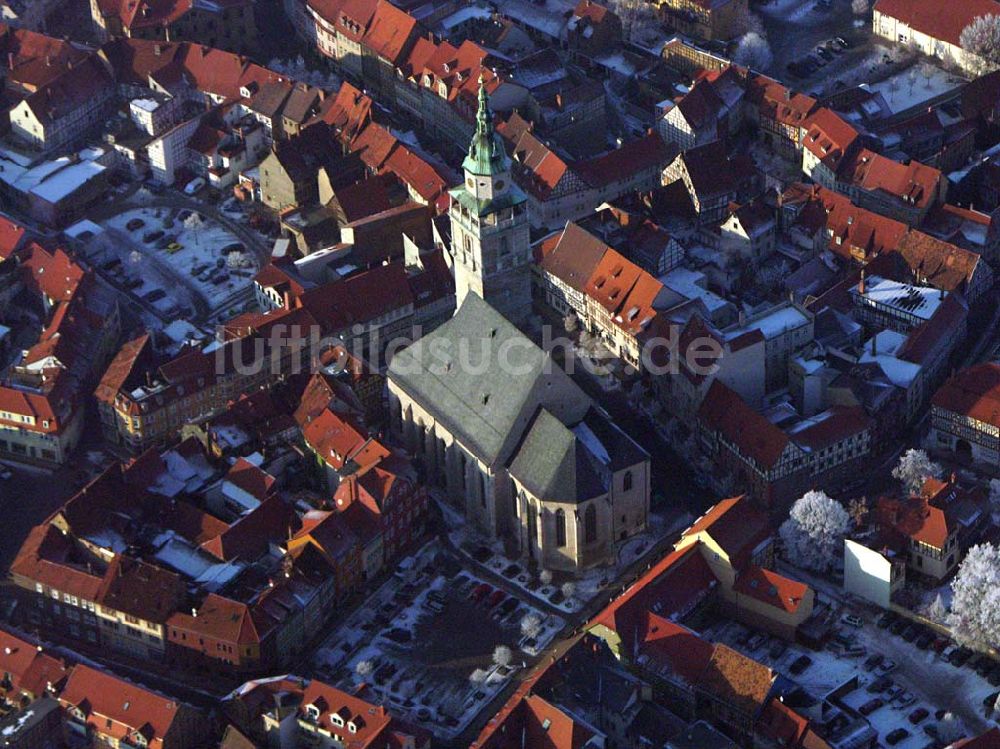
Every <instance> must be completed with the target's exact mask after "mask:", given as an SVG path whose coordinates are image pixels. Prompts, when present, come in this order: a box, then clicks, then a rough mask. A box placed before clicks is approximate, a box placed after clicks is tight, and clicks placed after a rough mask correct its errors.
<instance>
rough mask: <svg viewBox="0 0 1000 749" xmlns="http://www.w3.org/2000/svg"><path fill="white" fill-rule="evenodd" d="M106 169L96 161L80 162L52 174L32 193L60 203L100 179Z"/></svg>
mask: <svg viewBox="0 0 1000 749" xmlns="http://www.w3.org/2000/svg"><path fill="white" fill-rule="evenodd" d="M104 169H105V167H103V166H102V165H101V164H98V163H97V162H95V161H80V162H77V163H76V164H72V165H69V166H65V167H64V168H62V169H59V170H57V171H53V172H51V173H50V174H48V175H47V176H46V177H45V178H44V179H43V180H42V181H41V182H40V183H39V184H37V185H35V186H34V187H32V188H31V190H30V192H31V194H32V195H35V196H37V197H39V198H41V199H42V200H45V201H47V202H49V203H58V202H59V201H60V200H64V199H65V198H68V197H69V196H70V195H72V194H73V193H75V192H76V191H77V190H79V189H80V188H81V187H83V186H84V185H86V184H87V183H88V182H90V181H91V180H93V179H96V178H97V177H99V176H100V175H101V174H102V173H103V172H104Z"/></svg>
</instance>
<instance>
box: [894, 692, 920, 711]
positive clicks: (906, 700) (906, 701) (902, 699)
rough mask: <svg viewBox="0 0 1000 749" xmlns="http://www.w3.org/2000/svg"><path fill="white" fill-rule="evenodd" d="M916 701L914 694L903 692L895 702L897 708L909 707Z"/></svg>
mask: <svg viewBox="0 0 1000 749" xmlns="http://www.w3.org/2000/svg"><path fill="white" fill-rule="evenodd" d="M916 701H917V698H916V697H915V696H914V695H913V693H912V692H902V693H900V694H898V695H896V699H895V700H893V702H895V703H896V706H897V707H909V706H910V705H912V704H913V703H914V702H916Z"/></svg>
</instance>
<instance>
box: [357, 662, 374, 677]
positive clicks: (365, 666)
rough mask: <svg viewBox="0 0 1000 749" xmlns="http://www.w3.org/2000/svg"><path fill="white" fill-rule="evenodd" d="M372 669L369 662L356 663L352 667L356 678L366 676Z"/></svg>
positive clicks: (372, 666)
mask: <svg viewBox="0 0 1000 749" xmlns="http://www.w3.org/2000/svg"><path fill="white" fill-rule="evenodd" d="M373 669H374V665H373V664H372V662H371V661H369V660H364V661H358V662H357V664H355V666H354V673H356V674H357V675H358V676H368V674H370V673H371V672H372V670H373Z"/></svg>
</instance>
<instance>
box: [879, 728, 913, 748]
mask: <svg viewBox="0 0 1000 749" xmlns="http://www.w3.org/2000/svg"><path fill="white" fill-rule="evenodd" d="M909 735H910V732H909V731H907V730H906V729H905V728H897V729H896V730H894V731H889V734H888V735H887V736H886V737H885V740H886V743H887V744H889V746H896V744H898V743H899V742H900V741H902V740H903V739H905V738H906V737H907V736H909Z"/></svg>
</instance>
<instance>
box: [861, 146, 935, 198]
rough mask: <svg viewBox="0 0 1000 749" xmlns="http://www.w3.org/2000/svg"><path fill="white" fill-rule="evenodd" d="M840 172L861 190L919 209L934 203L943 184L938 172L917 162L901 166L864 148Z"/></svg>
mask: <svg viewBox="0 0 1000 749" xmlns="http://www.w3.org/2000/svg"><path fill="white" fill-rule="evenodd" d="M843 170H844V172H845V174H848V175H849V176H850V179H851V181H852V182H853V183H854V184H855V185H857V186H858V187H860V188H861V189H863V190H867V191H869V192H881V193H886V194H888V195H891V196H892V197H894V198H897V199H899V200H901V201H903V202H905V203H906V204H907V205H912V206H916V207H918V208H923V207H925V206H927V205H928V204H929V203H930V202H931V201H933V200H936V199H937V196H938V192H939V187H940V184H941V180H942V175H941V171H940V170H939V169H935V168H934V167H931V166H927V165H925V164H921V163H920V162H919V161H911V162H910V163H909V164H905V165H904V164H901V163H899V162H898V161H893V160H892V159H889V158H886V157H885V156H882V155H881V154H877V153H875V152H874V151H869V150H868V149H867V148H864V149H862V150H861V151H859V152H858V154H857V155H856V156H855V157H854V158H853V159H852V160H851V161H850V162H849V163H847V164H845V165H844V166H843Z"/></svg>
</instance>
